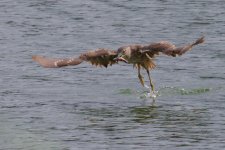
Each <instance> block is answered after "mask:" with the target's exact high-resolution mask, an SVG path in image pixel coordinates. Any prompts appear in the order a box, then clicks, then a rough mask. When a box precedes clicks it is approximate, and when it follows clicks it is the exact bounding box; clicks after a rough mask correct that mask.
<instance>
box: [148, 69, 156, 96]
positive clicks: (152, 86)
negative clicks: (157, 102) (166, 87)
mask: <svg viewBox="0 0 225 150" xmlns="http://www.w3.org/2000/svg"><path fill="white" fill-rule="evenodd" d="M146 71H147V74H148V78H149V82H150V86H151V89H152V92H153V93H154V91H155V87H154V84H153V82H152V79H151V76H150V72H149V70H148V69H146Z"/></svg>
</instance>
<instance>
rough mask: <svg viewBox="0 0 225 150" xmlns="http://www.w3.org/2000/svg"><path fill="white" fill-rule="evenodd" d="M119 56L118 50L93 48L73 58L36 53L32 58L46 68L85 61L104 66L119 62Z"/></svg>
mask: <svg viewBox="0 0 225 150" xmlns="http://www.w3.org/2000/svg"><path fill="white" fill-rule="evenodd" d="M116 57H117V52H116V51H113V50H109V49H97V50H91V51H88V52H86V53H83V54H81V55H80V56H79V57H71V58H47V57H44V56H39V55H34V56H32V59H33V60H34V61H36V62H38V63H39V64H40V65H41V66H43V67H46V68H58V67H64V66H70V65H78V64H80V63H82V62H83V61H87V62H90V63H91V64H92V65H96V66H100V67H101V66H104V67H107V66H108V65H112V64H115V63H117V61H116V60H115V59H114V58H116Z"/></svg>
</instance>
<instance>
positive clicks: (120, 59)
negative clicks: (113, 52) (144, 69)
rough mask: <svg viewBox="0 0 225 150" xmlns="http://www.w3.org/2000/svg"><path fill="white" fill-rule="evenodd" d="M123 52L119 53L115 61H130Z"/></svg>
mask: <svg viewBox="0 0 225 150" xmlns="http://www.w3.org/2000/svg"><path fill="white" fill-rule="evenodd" d="M123 56H124V55H123V54H119V55H118V56H117V57H116V58H114V60H115V61H123V62H125V63H128V61H127V60H126V59H124V58H123Z"/></svg>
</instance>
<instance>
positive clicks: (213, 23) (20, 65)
mask: <svg viewBox="0 0 225 150" xmlns="http://www.w3.org/2000/svg"><path fill="white" fill-rule="evenodd" d="M224 7H225V2H224V1H223V0H201V1H192V0H190V1H180V0H170V1H169V0H152V1H147V0H143V1H135V0H123V1H121V0H120V1H119V0H116V1H110V2H109V1H106V0H89V1H86V0H82V1H81V0H77V1H73V0H61V1H58V0H29V1H28V0H27V1H26V0H17V1H14V0H1V2H0V45H1V47H0V74H1V78H0V84H1V88H0V149H1V150H43V149H45V150H48V149H51V150H53V149H54V150H77V149H79V150H80V149H87V150H89V149H110V150H111V149H125V150H126V149H127V150H130V149H146V150H147V149H154V150H158V149H163V150H164V149H167V150H174V149H204V150H205V149H223V148H224V146H225V142H224V139H225V115H224V110H225V94H224V91H225V50H224V47H225V44H224V43H225V42H224V40H225V32H224V31H225V17H224V14H225V11H224ZM201 35H205V36H206V43H205V44H204V45H201V46H197V47H195V48H194V49H193V51H191V52H189V53H187V54H186V55H184V56H182V57H178V58H170V57H158V58H156V62H157V68H156V69H155V70H154V71H152V72H151V74H152V77H153V81H154V83H155V87H156V90H157V91H158V93H159V95H160V96H158V97H157V98H156V104H155V105H154V106H152V105H151V101H152V100H151V99H150V98H148V97H146V94H147V90H146V89H145V88H142V87H141V85H140V83H139V81H138V78H137V71H136V70H134V69H133V67H132V66H129V65H126V64H123V63H121V64H119V65H115V66H112V67H110V69H103V68H95V67H92V66H90V65H89V64H88V63H84V64H81V65H79V66H77V67H67V68H61V69H44V68H41V67H40V66H38V65H37V64H36V63H34V62H32V60H31V55H33V54H42V55H45V56H52V57H67V56H73V55H79V54H80V53H82V52H85V51H86V50H89V49H96V48H99V47H105V48H111V49H117V48H118V47H120V46H123V45H127V44H130V43H143V44H144V43H149V42H153V41H158V40H169V41H173V42H174V43H176V44H184V43H186V42H191V41H194V40H195V39H197V38H198V37H199V36H201ZM143 73H144V72H143ZM145 78H146V76H145Z"/></svg>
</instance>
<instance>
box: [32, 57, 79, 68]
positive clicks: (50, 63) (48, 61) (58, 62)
mask: <svg viewBox="0 0 225 150" xmlns="http://www.w3.org/2000/svg"><path fill="white" fill-rule="evenodd" d="M32 59H33V60H34V61H36V62H37V63H39V64H40V65H41V66H42V67H45V68H59V67H64V66H69V65H78V64H80V63H82V62H83V60H82V59H81V58H80V57H77V58H63V59H59V58H46V57H44V56H39V55H34V56H32Z"/></svg>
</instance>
